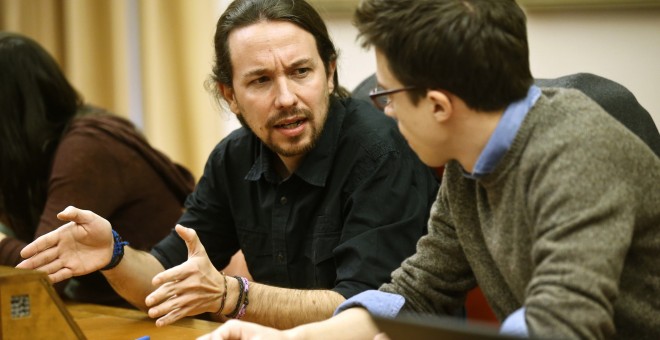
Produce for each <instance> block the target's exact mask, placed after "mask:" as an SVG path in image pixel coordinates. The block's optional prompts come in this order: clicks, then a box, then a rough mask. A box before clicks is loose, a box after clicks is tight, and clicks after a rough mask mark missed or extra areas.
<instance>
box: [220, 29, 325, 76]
mask: <svg viewBox="0 0 660 340" xmlns="http://www.w3.org/2000/svg"><path fill="white" fill-rule="evenodd" d="M228 45H229V51H230V55H231V62H232V65H233V68H234V71H235V72H241V71H244V70H245V69H246V68H259V67H267V68H270V67H274V66H276V65H277V64H283V63H293V62H295V60H300V59H320V56H319V55H318V51H317V49H316V40H315V39H314V36H313V35H312V34H311V33H309V32H307V31H305V30H304V29H302V28H300V27H299V26H297V25H295V24H292V23H290V22H285V21H261V22H258V23H255V24H252V25H249V26H246V27H242V28H239V29H236V30H234V31H232V32H231V33H230V34H229V37H228Z"/></svg>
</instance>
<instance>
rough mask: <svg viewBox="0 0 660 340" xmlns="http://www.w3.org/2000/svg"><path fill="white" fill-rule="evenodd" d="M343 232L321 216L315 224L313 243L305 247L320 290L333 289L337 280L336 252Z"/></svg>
mask: <svg viewBox="0 0 660 340" xmlns="http://www.w3.org/2000/svg"><path fill="white" fill-rule="evenodd" d="M340 239H341V230H339V226H338V225H337V224H336V223H332V222H330V220H329V219H327V218H325V217H324V216H320V217H319V218H318V219H317V222H316V223H315V224H314V231H313V233H312V238H311V242H308V244H307V246H306V247H305V256H306V257H307V258H309V260H310V262H311V263H312V265H313V267H314V269H313V270H314V281H315V284H316V286H317V287H319V288H332V287H334V286H335V281H336V279H337V265H336V261H335V258H334V250H335V248H337V246H338V245H339V241H340Z"/></svg>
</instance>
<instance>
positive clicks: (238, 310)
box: [225, 276, 249, 319]
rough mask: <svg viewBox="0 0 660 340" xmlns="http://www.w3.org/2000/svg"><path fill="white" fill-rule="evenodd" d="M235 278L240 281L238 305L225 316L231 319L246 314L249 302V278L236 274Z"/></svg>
mask: <svg viewBox="0 0 660 340" xmlns="http://www.w3.org/2000/svg"><path fill="white" fill-rule="evenodd" d="M234 278H235V279H236V280H237V281H238V299H237V300H236V307H234V311H233V312H231V313H230V314H228V315H225V316H226V317H228V318H231V319H240V318H242V317H243V316H244V315H245V310H246V308H247V304H248V300H247V293H248V290H249V287H248V280H247V279H246V278H244V277H240V276H234Z"/></svg>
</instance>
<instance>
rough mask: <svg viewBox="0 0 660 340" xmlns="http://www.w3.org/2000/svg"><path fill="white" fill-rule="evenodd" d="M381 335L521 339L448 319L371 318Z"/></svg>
mask: <svg viewBox="0 0 660 340" xmlns="http://www.w3.org/2000/svg"><path fill="white" fill-rule="evenodd" d="M372 318H373V320H374V322H375V323H376V325H377V326H378V329H380V331H381V332H384V333H385V334H387V336H388V337H389V338H390V339H391V340H413V339H414V340H420V339H442V340H507V339H508V340H513V339H517V340H520V338H519V337H514V336H511V335H504V334H500V333H499V332H498V328H497V327H495V326H492V325H487V324H482V323H475V322H472V321H469V322H468V321H466V320H462V319H457V318H451V317H439V316H431V315H429V316H426V315H412V314H411V315H400V316H397V317H396V318H394V319H388V318H382V317H376V316H372Z"/></svg>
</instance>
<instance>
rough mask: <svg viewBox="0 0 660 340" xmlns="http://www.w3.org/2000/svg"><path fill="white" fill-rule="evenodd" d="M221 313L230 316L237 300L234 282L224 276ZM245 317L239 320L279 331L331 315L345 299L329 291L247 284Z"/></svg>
mask: <svg viewBox="0 0 660 340" xmlns="http://www.w3.org/2000/svg"><path fill="white" fill-rule="evenodd" d="M227 279H228V280H227V281H228V292H229V293H228V296H227V301H226V303H227V304H226V306H225V308H224V311H225V314H228V313H231V312H232V311H233V310H234V308H235V306H236V303H237V300H238V289H239V288H238V282H237V281H236V280H235V279H233V278H230V277H228V278H227ZM249 287H250V288H249V293H248V299H249V304H248V306H247V310H246V314H245V316H244V317H243V318H242V320H246V321H251V322H255V323H259V324H262V325H265V326H270V327H275V328H279V329H287V328H291V327H295V326H298V325H301V324H305V323H309V322H315V321H321V320H325V319H327V318H330V317H331V316H332V313H333V312H334V311H335V309H336V308H337V306H339V304H341V303H342V302H344V301H345V300H346V299H344V297H343V296H342V295H341V294H339V293H336V292H333V291H331V290H300V289H287V288H279V287H272V286H267V285H263V284H259V283H255V282H250V283H249Z"/></svg>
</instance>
